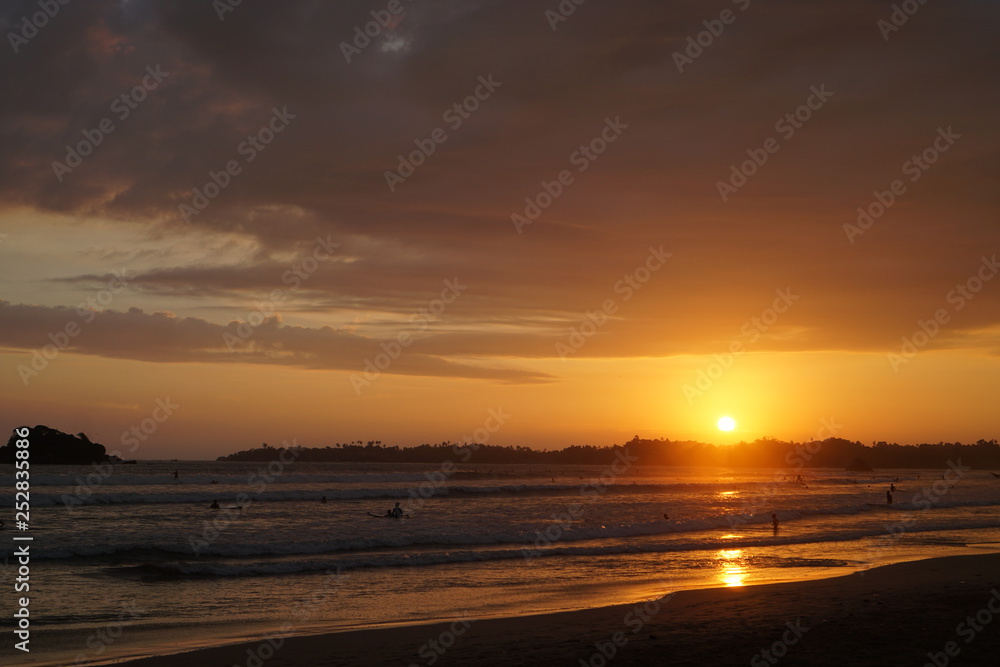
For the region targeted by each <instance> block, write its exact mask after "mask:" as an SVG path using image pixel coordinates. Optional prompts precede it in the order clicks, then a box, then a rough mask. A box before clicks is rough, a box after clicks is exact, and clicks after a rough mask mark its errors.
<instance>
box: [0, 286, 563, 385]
mask: <svg viewBox="0 0 1000 667" xmlns="http://www.w3.org/2000/svg"><path fill="white" fill-rule="evenodd" d="M258 321H259V322H260V323H259V324H258V325H257V326H256V327H251V328H250V329H249V331H250V332H251V334H250V335H249V336H243V334H242V332H243V331H245V329H241V328H240V324H241V323H240V322H236V321H233V322H230V323H228V324H227V325H224V326H223V325H219V324H213V323H211V322H207V321H205V320H201V319H198V318H194V317H183V318H182V317H177V316H175V315H173V314H172V313H144V312H142V311H141V310H140V309H138V308H131V309H129V310H128V311H126V312H119V311H114V310H104V311H94V310H87V309H70V308H65V307H44V306H31V305H24V304H11V303H10V302H7V301H0V346H3V347H8V348H20V349H25V350H34V349H41V348H42V347H43V346H45V345H48V344H54V345H57V346H59V347H60V348H61V349H64V350H65V351H67V352H71V353H76V354H87V355H96V356H101V357H108V358H116V359H132V360H138V361H150V362H158V363H167V362H207V363H254V364H277V365H286V366H295V367H300V368H309V369H314V370H347V371H362V370H363V369H364V360H365V359H368V358H374V357H375V356H376V355H378V354H379V353H381V352H382V349H381V348H380V346H379V342H380V341H376V340H371V339H367V338H364V337H361V336H356V335H352V334H350V333H348V332H345V331H338V330H335V329H333V328H331V327H321V328H307V327H296V326H286V325H283V324H282V323H281V320H280V318H279V317H276V316H271V317H268V318H266V319H265V318H261V320H258ZM255 323H256V322H255ZM74 325H75V326H74ZM244 326H246V325H244ZM227 334H228V336H226V335H227ZM390 342H391V341H390ZM420 347H421V346H420V345H419V344H414V347H413V348H412V349H404V350H403V353H402V354H401V355H400V356H399V357H398V358H397V359H396V360H395V361H394V362H393V363H392V364H391V366H389V367H388V368H386V369H384V370H383V372H385V373H391V374H399V375H421V376H438V377H453V378H478V379H484V380H494V381H500V382H506V383H535V382H549V381H553V380H554V379H555V378H554V377H552V376H551V375H548V374H545V373H539V372H535V371H530V370H522V369H516V368H503V367H499V366H487V365H472V364H469V363H460V362H456V361H452V360H450V359H448V358H446V357H445V356H439V355H437V354H436V353H428V352H424V351H421V350H420V349H419V348H420Z"/></svg>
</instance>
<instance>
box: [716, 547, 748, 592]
mask: <svg viewBox="0 0 1000 667" xmlns="http://www.w3.org/2000/svg"><path fill="white" fill-rule="evenodd" d="M716 558H717V559H718V560H719V566H720V568H721V570H720V572H719V581H721V582H722V583H724V584H725V585H726V587H727V588H728V587H732V586H742V585H743V584H744V579H746V576H747V568H746V567H744V564H745V562H746V561H745V560H744V559H743V550H742V549H720V550H719V553H718V555H717V556H716Z"/></svg>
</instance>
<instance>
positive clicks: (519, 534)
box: [0, 507, 1000, 562]
mask: <svg viewBox="0 0 1000 667" xmlns="http://www.w3.org/2000/svg"><path fill="white" fill-rule="evenodd" d="M867 509H868V508H866V507H863V508H857V510H858V512H862V511H866V510H867ZM778 514H779V519H780V520H781V521H782V522H783V523H784V522H793V521H795V520H796V519H809V518H811V517H815V516H823V515H826V516H830V514H831V513H827V512H803V511H784V512H779V513H778ZM885 515H886V518H885V519H884V520H881V521H879V523H878V524H877V525H875V524H871V525H869V526H865V527H850V528H840V529H836V528H834V529H829V530H824V531H822V532H818V531H817V530H815V529H813V530H810V531H807V532H804V533H801V534H799V535H795V536H786V535H778V536H774V535H772V534H771V531H770V523H771V517H770V514H757V515H744V516H740V517H735V516H733V515H718V516H714V517H710V518H704V519H696V520H690V521H675V522H664V521H647V522H639V523H632V524H622V525H611V526H607V525H601V526H595V525H590V526H576V527H569V528H566V529H563V528H561V527H558V526H556V525H555V524H550V525H549V528H556V530H553V531H551V532H549V531H547V530H546V529H545V528H542V529H541V530H537V529H536V530H531V531H523V530H510V531H506V532H494V533H458V534H450V535H448V534H438V533H429V534H428V533H421V534H397V533H392V534H382V535H369V536H364V537H342V538H334V539H325V540H324V539H316V540H305V541H287V540H284V541H282V540H274V541H270V542H267V543H261V542H226V541H222V540H219V541H214V542H213V541H211V540H206V539H204V536H202V535H200V534H195V533H191V534H189V535H188V536H187V538H181V539H179V540H177V541H174V542H169V543H161V544H155V545H150V544H148V543H147V544H142V543H117V544H114V545H112V544H108V543H107V542H91V543H76V544H72V545H70V544H66V545H61V546H55V547H49V546H44V545H40V544H36V545H34V546H33V547H32V556H33V557H34V558H35V559H96V560H115V561H132V562H135V561H145V562H158V561H170V560H176V559H177V558H179V557H180V558H192V557H197V558H199V559H209V560H211V559H219V558H264V557H269V558H287V557H298V556H314V555H320V554H327V555H329V554H347V555H349V554H360V553H364V554H368V556H371V555H372V554H376V553H380V552H388V553H395V552H398V551H406V552H412V551H414V550H418V551H428V550H442V549H445V550H450V549H453V548H460V549H471V550H477V551H484V552H485V551H488V550H490V549H493V548H496V547H508V548H511V547H512V548H515V549H522V548H523V549H529V550H532V551H539V550H541V551H546V550H547V549H550V548H551V547H552V546H553V545H559V546H560V547H563V548H564V547H565V545H567V544H582V543H603V544H601V545H600V546H599V547H594V548H600V549H602V550H606V549H609V548H610V549H617V548H619V547H623V545H629V546H625V547H623V548H625V549H626V551H627V549H628V548H630V547H631V545H634V543H635V541H637V540H638V541H643V540H645V541H646V542H648V541H650V540H654V539H656V538H662V539H665V540H667V541H668V542H669V548H665V550H678V551H684V550H688V549H694V548H723V547H725V548H739V545H745V546H759V545H764V544H766V545H775V544H785V543H792V542H788V541H787V540H793V541H794V542H795V543H806V542H828V541H838V540H856V539H860V538H863V537H873V536H879V535H887V534H889V528H890V527H891V528H892V530H893V531H894V532H903V533H914V532H927V531H938V530H958V529H975V528H1000V517H992V516H991V517H974V518H973V517H969V518H966V519H965V520H963V521H961V522H956V520H955V519H954V518H953V517H950V518H945V517H940V518H938V517H933V516H920V515H917V518H913V516H914V515H912V514H910V513H908V512H905V511H903V510H898V511H897V510H887V511H886V512H885ZM410 521H420V518H419V517H417V518H414V519H411V520H410ZM762 528H763V529H764V530H762ZM743 532H746V533H750V534H751V535H759V537H752V538H750V539H751V541H750V542H745V541H741V540H744V538H743V537H738V536H736V535H734V534H733V533H743ZM699 533H701V534H702V535H699ZM723 536H725V537H723ZM707 545H711V546H707ZM734 545H735V546H734ZM546 553H547V552H546ZM595 553H596V552H595ZM602 553H603V551H602ZM0 556H2V554H0ZM407 557H409V556H407Z"/></svg>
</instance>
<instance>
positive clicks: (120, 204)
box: [0, 0, 1000, 459]
mask: <svg viewBox="0 0 1000 667" xmlns="http://www.w3.org/2000/svg"><path fill="white" fill-rule="evenodd" d="M42 5H45V6H48V5H46V4H45V3H38V2H5V3H3V6H2V8H0V27H2V32H3V34H4V35H5V42H6V43H5V44H3V45H2V46H0V86H2V89H3V91H4V94H3V95H2V96H0V139H2V146H3V149H2V150H0V428H2V429H5V430H10V429H13V428H14V427H16V426H19V425H24V424H27V425H35V424H46V425H48V426H50V427H53V428H58V429H60V430H64V431H67V432H72V433H77V432H84V433H86V434H87V435H88V436H89V437H91V439H93V440H96V441H99V442H102V443H104V444H105V445H107V446H108V448H109V449H110V450H113V451H115V450H117V451H120V452H121V453H122V454H123V455H124V456H125V457H126V458H139V459H162V458H181V459H203V458H214V457H216V456H219V455H223V454H227V453H230V452H232V451H235V450H238V449H244V448H247V447H252V446H257V445H259V444H260V443H262V442H268V443H271V444H275V445H277V444H279V443H280V442H287V443H293V442H294V443H296V444H299V445H308V446H325V445H330V444H334V443H336V442H349V441H354V440H363V441H368V440H381V441H382V442H384V443H387V444H396V445H402V446H405V445H417V444H421V443H425V442H441V441H452V442H454V441H460V440H466V441H471V440H473V439H476V440H478V441H481V442H488V443H490V444H500V445H526V446H530V447H536V448H558V447H564V446H568V445H575V444H587V445H609V444H612V443H621V442H625V441H627V440H630V439H631V438H632V437H633V436H635V435H638V436H640V437H643V438H647V437H648V438H661V437H662V438H669V439H674V440H688V439H694V440H701V441H704V442H715V443H719V444H725V443H731V442H736V441H739V440H747V441H750V440H753V439H756V438H760V437H775V438H780V439H788V440H808V439H810V438H822V437H827V436H829V435H836V436H838V437H844V438H848V439H852V440H861V441H862V442H866V443H867V442H872V441H876V440H887V441H890V442H900V443H919V442H938V441H942V440H943V441H949V442H950V441H961V442H973V441H975V440H977V439H979V438H986V439H990V438H995V437H998V436H1000V412H998V411H997V410H996V396H997V395H998V393H1000V356H998V355H1000V279H995V278H996V275H997V273H998V272H1000V265H998V264H997V254H998V252H1000V225H998V216H997V214H998V211H1000V188H997V185H996V184H997V181H998V175H1000V168H998V161H997V156H998V148H1000V130H998V127H997V123H996V109H997V108H998V102H1000V94H998V93H1000V87H998V79H997V75H996V72H997V71H1000V53H998V51H997V48H996V34H997V29H998V27H1000V6H998V5H997V4H996V3H993V2H987V1H984V0H978V1H971V0H954V1H949V2H944V1H943V0H929V1H928V2H925V3H923V4H919V3H917V2H916V1H915V0H911V1H909V2H902V3H896V4H893V3H890V2H885V1H874V0H838V1H837V2H809V3H803V2H792V1H790V0H789V1H781V0H771V1H765V0H719V1H717V2H711V3H706V2H693V1H689V2H658V1H653V0H650V1H639V0H626V1H623V2H614V3H612V2H600V1H599V0H591V1H589V2H583V3H582V4H579V5H577V4H575V3H573V2H569V1H568V0H567V1H564V2H561V3H560V2H556V1H555V0H550V1H548V2H522V1H518V0H392V1H391V2H390V1H387V2H381V1H375V2H355V1H344V2H341V1H338V2H320V1H318V0H313V1H306V0H300V1H289V2H280V3H278V2H273V3H271V2H250V1H249V0H247V1H244V2H242V3H239V4H235V3H230V2H228V0H219V1H217V2H214V3H209V2H199V3H194V2H181V1H179V0H177V1H172V2H171V1H159V2H153V1H143V0H127V1H125V0H122V1H118V2H111V1H106V0H94V1H92V2H77V3H69V4H66V5H58V3H52V5H53V6H56V5H58V6H57V7H56V8H55V9H53V7H49V9H48V14H46V13H45V12H44V7H42ZM40 7H42V8H40ZM724 415H726V416H731V417H732V418H733V419H734V420H735V422H736V428H735V430H733V431H731V432H722V431H720V430H719V429H718V428H717V427H716V421H717V420H718V419H719V418H720V417H722V416H724ZM130 433H131V434H132V436H133V437H127V434H130ZM126 444H128V445H129V446H128V447H127V448H126V447H125V445H126Z"/></svg>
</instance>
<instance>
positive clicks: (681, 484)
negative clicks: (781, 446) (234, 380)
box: [0, 452, 1000, 664]
mask: <svg viewBox="0 0 1000 667" xmlns="http://www.w3.org/2000/svg"><path fill="white" fill-rule="evenodd" d="M276 454H277V452H276ZM276 462H277V458H276V459H275V461H272V462H269V463H216V462H183V461H177V462H139V463H138V464H135V465H119V466H117V467H115V468H114V469H113V471H111V470H107V469H100V470H99V469H98V468H96V467H90V468H87V467H62V466H45V467H36V468H34V469H33V470H32V478H31V485H32V486H31V530H30V531H28V533H27V534H30V535H31V536H32V537H33V538H34V539H33V541H32V542H30V553H31V582H30V584H31V588H30V593H28V594H29V595H30V612H31V628H32V642H31V649H32V651H31V654H30V655H29V654H22V653H21V652H19V651H14V650H13V649H12V646H11V644H12V642H6V643H5V645H4V646H3V647H2V648H0V656H2V658H3V662H4V664H29V663H30V664H83V663H85V662H90V663H100V662H103V661H108V660H112V659H116V658H120V657H122V656H130V655H144V654H149V653H156V652H170V651H177V650H181V649H184V648H189V647H192V646H201V645H211V644H215V643H224V642H229V641H237V640H245V639H254V638H260V637H262V636H266V635H268V634H270V635H271V636H277V635H289V634H305V633H313V632H321V631H330V630H337V629H348V628H356V627H372V626H379V625H389V624H398V623H424V622H430V621H434V620H452V619H460V618H464V619H468V620H473V619H478V618H485V617H490V616H504V615H520V614H531V613H544V612H552V611H561V610H569V609H580V608H587V607H593V606H602V605H608V604H616V603H627V602H635V601H638V600H644V599H650V598H654V597H660V596H663V595H665V594H666V593H669V592H672V591H676V590H681V589H686V588H698V587H712V586H742V585H747V584H753V583H763V582H771V581H787V580H794V579H803V578H814V577H820V576H832V575H836V574H846V573H849V572H854V571H858V570H864V569H867V568H869V567H872V566H876V565H880V564H884V563H889V562H895V561H900V560H913V559H919V558H927V557H932V556H939V555H951V554H958V553H970V552H972V551H982V550H997V549H1000V514H998V512H997V508H998V505H1000V479H996V478H994V477H993V476H992V475H991V474H990V473H989V472H984V471H972V470H964V469H963V468H962V466H961V465H960V463H959V464H956V465H953V466H951V467H950V468H947V469H942V470H919V471H917V470H898V471H879V472H877V473H851V472H844V471H839V470H824V469H816V470H808V469H807V470H804V471H800V472H801V474H802V479H801V480H799V479H797V474H796V475H795V476H792V475H789V474H787V473H786V472H783V471H775V470H728V469H693V468H685V469H680V468H660V467H652V466H636V465H634V464H633V463H632V462H630V461H627V460H625V459H623V458H621V457H620V456H619V458H618V459H613V460H609V462H608V465H606V466H565V465H562V466H548V465H472V464H466V465H462V464H459V465H455V466H451V465H447V466H440V465H436V464H357V463H298V462H294V463H281V464H280V465H276ZM175 471H176V472H177V477H176V478H175V477H174V472H175ZM108 473H110V474H108ZM0 480H2V481H3V484H4V487H5V488H6V489H13V483H14V474H13V468H12V466H0ZM890 484H894V485H895V487H896V493H895V494H894V502H893V503H892V504H891V505H889V504H887V503H886V495H885V492H886V491H887V490H888V489H889V488H890ZM323 497H325V498H326V502H321V499H322V498H323ZM213 501H215V502H217V504H218V505H219V508H218V509H214V508H211V507H210V505H211V504H212V503H213ZM396 502H400V504H401V506H402V507H404V508H405V510H406V513H407V514H408V517H407V518H403V519H390V518H384V517H383V516H382V515H384V514H385V513H386V511H387V510H388V509H389V508H391V507H393V506H394V504H395V503H396ZM0 505H2V506H3V507H4V508H5V510H4V518H6V520H7V526H6V528H7V529H6V530H4V531H3V532H2V533H0V538H2V539H0V558H2V561H3V564H2V566H0V578H2V583H0V585H2V587H3V589H4V590H7V591H11V590H13V584H14V579H15V576H16V571H17V565H16V562H15V559H14V558H13V552H14V548H15V547H16V546H18V545H19V544H21V543H15V542H13V541H12V540H11V539H10V538H11V537H12V536H13V535H14V534H16V533H17V531H16V530H13V529H14V528H15V526H14V525H13V521H12V519H13V515H14V512H13V505H14V497H13V493H5V494H4V496H3V497H2V498H0ZM772 514H774V515H776V517H777V520H778V523H779V527H778V529H777V530H775V529H774V528H773V526H772ZM372 515H375V516H372ZM664 515H666V516H664ZM11 621H12V619H11V618H10V617H9V616H8V617H6V618H4V619H3V621H0V625H2V626H3V628H4V630H5V634H8V633H9V632H10V630H11V629H12V628H11V625H12V622H11ZM417 648H418V647H414V651H415V655H416V650H417Z"/></svg>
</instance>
